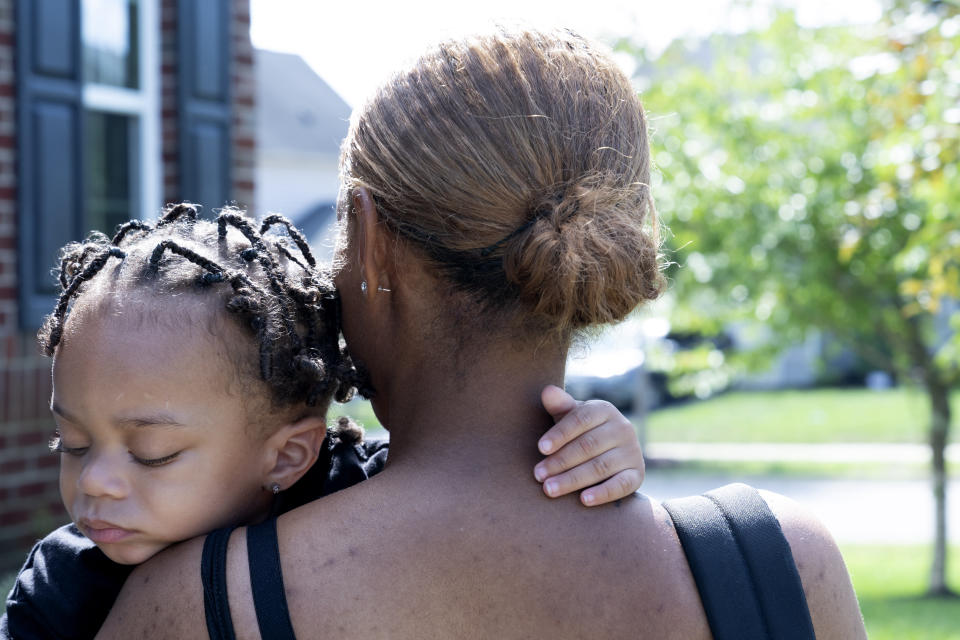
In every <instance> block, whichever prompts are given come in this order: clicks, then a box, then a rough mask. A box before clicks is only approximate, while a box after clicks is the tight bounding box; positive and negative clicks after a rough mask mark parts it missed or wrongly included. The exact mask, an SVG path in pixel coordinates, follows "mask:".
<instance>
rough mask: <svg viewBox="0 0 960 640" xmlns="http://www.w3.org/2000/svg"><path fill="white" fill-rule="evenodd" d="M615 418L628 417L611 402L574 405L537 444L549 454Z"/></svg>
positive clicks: (589, 402) (599, 401) (542, 450)
mask: <svg viewBox="0 0 960 640" xmlns="http://www.w3.org/2000/svg"><path fill="white" fill-rule="evenodd" d="M615 420H622V421H626V418H624V417H623V415H621V414H620V412H619V411H617V408H616V407H614V406H613V405H612V404H610V403H609V402H605V401H603V400H589V401H587V402H583V403H580V404H578V405H576V406H574V407H573V408H572V410H571V411H570V412H569V413H567V414H566V415H565V416H563V417H562V418H561V419H560V421H559V422H557V424H555V425H553V426H552V427H550V429H548V430H547V432H546V433H545V434H543V436H542V437H541V438H540V441H539V442H538V443H537V446H538V447H539V448H540V452H541V453H542V454H544V455H547V454H550V453H553V452H554V451H557V450H559V449H560V448H562V447H564V446H566V445H567V444H569V443H570V442H571V441H572V440H574V439H575V438H577V437H578V436H582V435H583V434H585V433H588V432H589V431H590V430H591V429H594V428H596V427H598V426H600V425H602V424H604V423H605V422H608V421H615ZM627 424H629V422H628V423H627Z"/></svg>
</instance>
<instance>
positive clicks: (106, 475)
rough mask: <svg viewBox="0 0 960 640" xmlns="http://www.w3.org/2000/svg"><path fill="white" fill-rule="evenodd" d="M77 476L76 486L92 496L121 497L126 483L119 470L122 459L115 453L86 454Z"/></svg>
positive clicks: (124, 493)
mask: <svg viewBox="0 0 960 640" xmlns="http://www.w3.org/2000/svg"><path fill="white" fill-rule="evenodd" d="M84 462H85V464H84V465H83V469H82V470H81V471H80V475H79V477H78V478H77V488H78V489H79V490H80V491H82V492H83V493H84V494H86V495H88V496H90V497H92V498H116V499H119V498H123V497H124V496H125V495H126V493H127V483H126V481H125V479H124V478H123V476H122V474H121V473H120V470H121V469H122V465H123V462H124V461H123V460H121V459H120V456H119V455H116V454H112V455H111V454H100V455H91V454H88V459H87V460H85V461H84Z"/></svg>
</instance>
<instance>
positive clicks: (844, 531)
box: [640, 469, 960, 544]
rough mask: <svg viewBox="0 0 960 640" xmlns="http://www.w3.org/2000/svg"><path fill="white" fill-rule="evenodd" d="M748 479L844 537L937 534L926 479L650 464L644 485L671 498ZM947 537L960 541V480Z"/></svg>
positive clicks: (951, 500) (862, 539)
mask: <svg viewBox="0 0 960 640" xmlns="http://www.w3.org/2000/svg"><path fill="white" fill-rule="evenodd" d="M738 480H742V481H746V482H748V483H749V484H751V485H753V486H755V487H757V488H760V489H768V490H770V491H775V492H777V493H781V494H783V495H785V496H789V497H790V498H793V499H794V500H796V501H797V502H800V503H802V504H803V505H804V506H806V507H807V508H809V509H810V510H811V511H812V512H813V513H815V514H816V515H817V516H818V517H819V518H820V519H821V520H822V521H823V523H824V524H826V525H827V527H828V528H829V529H830V531H831V532H832V533H833V535H834V537H835V538H836V539H837V541H838V542H840V543H846V542H851V543H890V544H907V543H928V542H930V541H932V540H933V494H932V491H931V489H930V483H929V482H927V481H923V480H890V481H886V480H857V479H809V478H803V477H797V476H750V477H747V478H736V477H734V476H727V475H721V474H704V473H685V472H683V471H678V470H661V469H649V470H648V471H647V477H646V479H645V480H644V482H643V487H642V488H641V489H640V490H641V491H642V492H643V493H645V494H647V495H649V496H651V497H653V498H656V499H657V500H667V499H669V498H676V497H680V496H688V495H695V494H699V493H703V492H704V491H707V490H709V489H712V488H715V487H718V486H721V485H724V484H727V483H729V482H735V481H738ZM947 519H948V520H947V537H948V538H949V539H950V541H951V542H953V543H960V480H953V481H951V482H950V483H949V487H948V491H947Z"/></svg>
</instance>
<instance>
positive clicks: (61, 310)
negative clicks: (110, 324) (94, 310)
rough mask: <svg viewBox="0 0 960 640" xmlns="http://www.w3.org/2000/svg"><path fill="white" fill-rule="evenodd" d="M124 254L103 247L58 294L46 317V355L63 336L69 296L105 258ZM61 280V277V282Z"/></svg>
mask: <svg viewBox="0 0 960 640" xmlns="http://www.w3.org/2000/svg"><path fill="white" fill-rule="evenodd" d="M88 249H89V247H85V248H84V250H83V254H82V255H86V254H87V253H88ZM126 256H127V254H126V253H124V252H123V251H121V250H120V249H118V248H116V247H110V248H108V249H104V250H103V251H102V252H100V253H99V254H98V255H97V257H95V258H94V259H93V260H91V261H90V263H89V264H88V265H87V266H85V267H84V268H83V271H81V272H80V273H78V274H77V275H76V276H75V277H74V278H73V280H71V281H70V284H69V285H68V286H67V287H66V288H65V289H64V290H63V292H62V293H61V294H60V298H59V299H58V300H57V307H56V309H55V310H54V312H53V315H52V316H51V317H50V318H49V319H48V323H49V327H48V328H47V329H46V331H45V333H46V334H47V335H48V336H49V337H48V339H47V343H46V345H45V348H44V351H45V352H46V354H47V355H53V352H54V349H56V346H57V345H58V344H60V338H61V337H62V336H63V319H64V315H65V314H66V312H67V306H68V305H69V304H70V298H72V297H73V296H74V295H75V294H76V293H77V291H78V290H79V289H80V285H82V284H83V283H84V282H86V281H88V280H89V279H90V278H92V277H93V276H95V275H96V274H97V273H98V272H99V271H100V270H101V269H103V267H104V265H106V264H107V260H109V259H110V258H111V257H113V258H119V259H121V260H122V259H123V258H125V257H126ZM62 281H63V280H62V279H61V282H62Z"/></svg>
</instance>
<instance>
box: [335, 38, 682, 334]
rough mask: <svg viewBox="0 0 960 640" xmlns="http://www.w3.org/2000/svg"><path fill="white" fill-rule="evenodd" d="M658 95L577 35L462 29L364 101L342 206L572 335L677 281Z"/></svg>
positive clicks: (484, 293) (348, 143)
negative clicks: (357, 206) (661, 168)
mask: <svg viewBox="0 0 960 640" xmlns="http://www.w3.org/2000/svg"><path fill="white" fill-rule="evenodd" d="M649 182H650V151H649V147H648V141H647V126H646V120H645V117H644V113H643V108H642V106H641V104H640V100H639V98H638V97H637V94H636V92H635V91H634V89H633V88H632V87H631V85H630V82H629V80H628V79H627V77H626V76H625V75H624V74H623V73H622V72H621V71H620V70H619V69H618V68H617V66H616V65H615V63H614V62H613V61H612V60H611V59H610V57H608V56H607V55H605V54H604V53H602V52H601V51H600V50H598V48H597V47H595V46H594V45H592V44H591V43H589V42H588V41H586V40H584V39H583V38H581V37H579V36H577V35H575V34H572V33H569V32H556V33H539V32H531V31H523V32H518V33H506V32H501V33H497V34H495V35H490V36H483V37H476V38H470V39H465V40H462V41H455V42H447V43H444V44H441V45H439V46H437V47H436V48H434V49H433V50H431V51H429V52H428V53H426V54H425V55H424V56H422V57H421V58H420V59H419V60H418V61H417V62H416V63H415V64H414V65H413V66H412V67H410V68H409V69H407V70H405V71H402V72H400V73H398V74H397V75H395V76H394V77H393V78H392V79H391V80H390V81H388V82H387V83H385V84H384V85H383V86H382V87H381V88H380V89H379V91H378V92H377V93H376V94H375V95H374V96H373V97H372V98H371V99H370V100H369V101H368V102H367V103H366V104H365V105H364V106H363V107H362V108H360V109H359V110H358V111H357V112H355V114H354V117H353V120H352V122H351V127H350V133H349V135H348V137H347V139H346V140H345V142H344V145H343V148H342V154H341V198H340V204H341V207H346V206H349V202H350V194H351V193H352V192H353V190H354V189H356V188H358V187H366V188H368V189H369V190H370V191H371V192H372V194H373V197H374V201H375V202H376V204H377V209H378V212H379V214H380V216H381V218H382V220H383V221H384V222H385V223H386V224H387V225H388V226H389V227H390V228H391V229H393V230H394V231H395V232H396V233H397V234H398V235H399V236H400V237H402V238H404V239H405V240H407V241H409V242H410V243H411V244H412V245H413V246H415V247H417V248H419V249H421V250H422V251H423V253H425V254H426V256H427V257H428V258H429V259H430V260H432V261H433V262H434V263H435V264H436V265H437V267H438V268H439V270H440V273H442V274H443V275H444V276H446V277H447V278H448V279H449V280H450V282H452V283H453V285H454V286H455V288H456V289H457V290H459V291H462V292H466V293H467V294H469V298H470V299H472V300H474V301H476V302H477V303H479V304H480V305H481V307H482V308H483V309H484V310H485V311H493V312H495V311H498V310H499V311H507V312H511V311H514V312H519V313H511V314H510V315H511V318H516V317H521V318H524V317H526V318H531V319H533V320H535V324H534V325H532V326H536V327H538V328H543V327H547V328H550V329H554V330H557V331H558V332H560V333H561V334H564V335H569V333H570V332H571V331H575V330H577V329H582V328H585V327H588V326H591V325H596V324H604V323H610V322H617V321H619V320H622V319H623V318H624V317H625V316H626V315H627V314H628V313H629V312H630V311H631V310H633V309H634V308H635V307H636V306H637V305H638V304H640V303H642V302H644V301H646V300H651V299H653V298H655V297H657V295H659V293H660V292H661V290H662V286H663V280H662V276H661V274H660V270H659V267H658V254H657V252H658V238H657V221H656V212H655V209H654V206H653V201H652V198H651V195H650V186H649Z"/></svg>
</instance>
